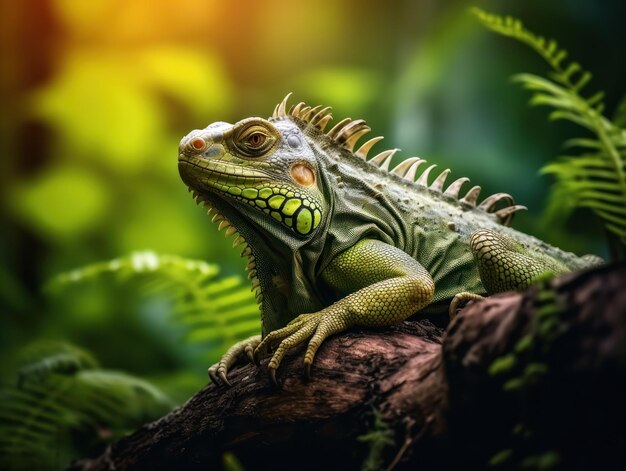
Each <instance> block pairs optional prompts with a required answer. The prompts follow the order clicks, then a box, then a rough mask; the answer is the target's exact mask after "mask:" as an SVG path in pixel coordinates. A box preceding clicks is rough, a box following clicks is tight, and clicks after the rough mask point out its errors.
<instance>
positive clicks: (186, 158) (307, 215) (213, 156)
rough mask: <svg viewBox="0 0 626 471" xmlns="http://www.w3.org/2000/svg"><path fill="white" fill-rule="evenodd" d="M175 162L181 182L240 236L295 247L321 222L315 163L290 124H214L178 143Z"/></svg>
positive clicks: (250, 121) (252, 121)
mask: <svg viewBox="0 0 626 471" xmlns="http://www.w3.org/2000/svg"><path fill="white" fill-rule="evenodd" d="M178 162H179V163H178V167H179V171H180V174H181V177H182V179H183V181H184V182H185V183H186V184H187V185H188V186H189V187H190V188H191V189H193V190H195V191H196V192H197V193H198V194H199V197H200V199H201V200H204V201H205V202H207V203H209V204H211V203H212V204H213V206H214V207H215V209H216V210H217V211H219V212H220V213H221V214H222V215H223V217H225V218H227V219H228V221H229V223H230V224H233V225H234V226H235V227H236V228H237V230H238V231H239V232H240V233H247V234H246V235H252V233H255V235H256V236H258V237H260V236H263V235H265V237H267V238H270V239H280V240H282V241H284V242H286V243H288V245H293V243H297V242H296V241H298V240H301V239H305V238H308V237H311V236H312V235H313V234H314V233H315V231H316V229H317V228H318V227H319V225H320V223H321V221H322V218H323V216H324V201H323V196H322V193H321V191H320V188H319V185H318V178H317V176H318V168H317V162H316V160H315V157H314V155H313V152H312V150H311V148H310V147H309V145H308V144H307V140H306V138H305V136H304V135H303V133H302V131H301V130H300V128H299V127H298V126H297V125H295V124H294V123H293V122H290V121H276V122H271V121H268V120H266V119H262V118H248V119H244V120H243V121H239V122H238V123H235V124H229V123H223V122H217V123H213V124H211V125H209V126H208V127H206V128H205V129H201V130H194V131H192V132H190V133H189V134H188V135H187V136H185V137H184V138H183V139H182V140H181V142H180V146H179V161H178ZM219 217H220V216H217V218H218V219H219ZM231 218H232V219H233V220H232V221H231V220H230V219H231ZM294 238H295V239H294ZM291 239H294V240H293V241H291ZM290 242H291V243H290Z"/></svg>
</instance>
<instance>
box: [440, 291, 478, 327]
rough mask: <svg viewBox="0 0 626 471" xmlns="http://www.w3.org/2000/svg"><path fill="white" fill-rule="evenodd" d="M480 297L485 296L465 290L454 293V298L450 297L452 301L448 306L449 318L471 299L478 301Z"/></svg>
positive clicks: (453, 316) (452, 317)
mask: <svg viewBox="0 0 626 471" xmlns="http://www.w3.org/2000/svg"><path fill="white" fill-rule="evenodd" d="M480 299H485V297H484V296H481V295H480V294H474V293H469V292H467V291H463V292H462V293H458V294H455V295H454V298H452V301H450V307H449V308H448V314H449V315H450V320H452V319H454V318H455V317H456V315H457V312H458V311H459V310H461V309H463V308H464V307H465V306H466V305H467V304H468V303H471V302H472V301H478V300H480Z"/></svg>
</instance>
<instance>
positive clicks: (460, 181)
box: [443, 177, 469, 199]
mask: <svg viewBox="0 0 626 471" xmlns="http://www.w3.org/2000/svg"><path fill="white" fill-rule="evenodd" d="M468 181H469V178H467V177H461V178H457V179H456V180H454V181H453V182H452V183H451V184H450V186H449V187H448V188H446V191H444V192H443V194H444V195H446V196H450V197H452V198H455V199H459V192H460V191H461V187H462V186H463V185H464V184H465V182H468Z"/></svg>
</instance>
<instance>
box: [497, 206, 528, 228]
mask: <svg viewBox="0 0 626 471" xmlns="http://www.w3.org/2000/svg"><path fill="white" fill-rule="evenodd" d="M526 209H528V208H527V207H526V206H522V205H521V204H516V205H513V206H507V207H506V208H502V209H499V210H498V211H496V212H495V215H496V217H497V218H498V221H499V222H500V223H501V224H502V225H504V226H510V225H511V221H512V220H513V214H515V213H516V212H517V211H522V210H526Z"/></svg>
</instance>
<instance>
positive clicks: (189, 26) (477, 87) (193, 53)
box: [0, 0, 626, 469]
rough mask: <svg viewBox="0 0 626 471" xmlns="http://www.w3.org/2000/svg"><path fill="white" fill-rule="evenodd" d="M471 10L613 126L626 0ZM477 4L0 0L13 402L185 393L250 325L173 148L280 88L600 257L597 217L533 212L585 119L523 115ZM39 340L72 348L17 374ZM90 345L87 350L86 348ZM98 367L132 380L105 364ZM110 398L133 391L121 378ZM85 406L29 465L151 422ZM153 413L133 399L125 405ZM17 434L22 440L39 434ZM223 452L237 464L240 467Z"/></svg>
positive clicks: (227, 252) (2, 263)
mask: <svg viewBox="0 0 626 471" xmlns="http://www.w3.org/2000/svg"><path fill="white" fill-rule="evenodd" d="M474 4H476V5H477V6H479V7H481V8H485V9H487V10H506V11H507V12H508V13H510V14H512V15H515V16H517V17H520V18H524V19H525V21H526V22H527V23H528V24H531V25H532V27H533V29H535V30H537V31H545V32H549V33H550V36H554V37H558V38H559V39H560V40H561V42H562V43H563V44H568V45H569V48H570V49H572V50H576V54H577V56H579V57H581V59H582V60H583V62H584V63H585V64H587V65H588V67H589V69H590V70H593V71H594V72H595V73H596V76H597V77H598V79H599V80H600V81H601V83H602V84H603V88H604V89H605V91H606V96H605V97H604V100H603V101H604V103H605V105H606V110H617V111H616V112H615V116H616V118H615V120H614V121H613V125H614V126H618V127H622V128H623V127H624V120H625V118H624V117H625V116H626V113H624V111H623V110H624V109H626V105H624V103H626V102H622V105H621V108H620V105H619V103H620V101H619V100H620V99H621V98H622V94H623V93H624V89H623V84H624V82H625V75H626V72H625V70H624V68H623V60H622V56H623V51H622V48H621V46H620V45H621V44H623V43H624V40H626V30H624V28H623V25H622V21H621V19H622V18H623V17H624V15H625V14H626V6H625V4H623V2H619V0H606V1H605V2H602V5H600V4H599V3H598V2H596V1H594V0H582V1H580V2H568V1H567V0H554V1H552V2H548V3H546V2H541V1H539V0H530V1H528V0H509V1H507V2H503V1H502V0H476V2H474ZM468 6H469V5H468V3H467V2H466V1H465V0H450V1H448V2H434V1H432V0H402V1H400V2H396V3H394V5H393V8H390V7H389V5H388V4H385V3H382V2H380V3H370V4H367V5H364V4H363V3H362V2H357V1H356V0H345V1H342V2H336V1H333V0H317V1H316V2H297V3H296V2H293V3H291V4H290V3H286V2H284V1H281V0H267V1H264V2H255V1H253V0H238V1H237V2H224V1H219V0H178V1H177V2H166V1H163V0H135V1H133V2H125V1H123V0H93V1H89V2H81V1H78V0H29V1H28V2H15V1H11V0H0V70H1V72H2V73H1V74H0V100H2V103H3V107H2V110H1V111H0V152H1V155H2V159H0V191H1V194H2V198H1V204H2V212H1V213H0V217H1V218H2V224H0V240H1V241H2V244H0V357H1V358H2V359H3V361H2V362H0V374H2V377H3V378H6V381H5V382H4V384H5V385H6V387H8V388H9V389H7V391H9V390H10V391H14V392H15V391H18V393H16V394H17V395H18V396H19V397H22V398H24V400H25V401H26V402H24V403H21V404H22V405H23V404H28V405H26V406H23V407H24V408H23V410H24V411H26V412H28V411H29V410H30V408H32V414H39V415H38V416H37V417H40V416H41V417H43V416H46V417H48V415H49V413H48V412H49V410H61V409H59V408H64V407H65V408H66V406H68V405H69V403H64V402H62V400H63V398H64V396H65V394H67V397H68V398H71V397H73V396H72V394H73V392H67V393H66V392H63V394H61V396H59V398H58V399H59V401H61V402H46V401H43V402H44V403H45V404H48V405H49V406H48V405H46V406H45V407H49V410H48V409H45V410H44V412H37V411H38V410H40V409H38V408H37V402H42V398H48V395H46V394H44V390H45V391H57V390H59V391H68V390H71V389H72V388H75V387H74V386H70V385H73V384H75V383H76V384H80V386H76V387H78V388H83V389H84V391H91V393H93V391H96V390H98V389H97V388H98V387H100V388H104V386H102V385H104V384H105V383H106V384H117V383H115V382H116V381H117V382H118V383H120V384H122V383H124V384H130V382H132V381H134V380H135V379H132V380H131V379H129V378H134V377H131V376H128V375H130V374H133V375H137V376H139V377H141V378H147V379H149V381H150V383H151V384H153V385H155V387H158V388H159V389H160V390H162V391H163V393H164V394H166V395H167V396H168V397H170V398H171V399H172V401H173V402H174V403H180V402H182V401H184V400H185V399H186V398H187V397H189V395H190V394H192V393H193V392H194V391H195V390H197V389H198V388H199V387H201V386H202V385H203V384H205V383H206V381H207V379H206V367H207V366H208V363H209V362H210V361H212V360H213V359H215V358H217V357H218V356H219V355H220V354H221V353H222V351H223V350H224V348H225V347H226V345H227V344H229V343H231V340H235V339H237V338H240V337H241V336H247V335H248V334H249V333H252V332H253V330H255V329H256V328H257V327H258V325H259V319H258V313H257V310H256V306H255V305H254V304H253V297H252V295H251V294H250V293H249V292H247V289H248V288H247V287H245V286H244V285H245V283H243V282H240V281H239V280H240V279H241V277H242V275H243V268H244V262H243V260H241V259H240V258H239V257H238V256H237V253H236V251H234V250H231V248H230V245H231V243H230V241H228V240H226V239H224V238H223V237H222V236H221V235H220V234H219V233H218V231H215V229H214V228H213V227H212V225H211V224H210V223H209V221H208V219H207V218H206V215H205V214H204V213H203V211H200V210H198V207H197V206H196V205H194V204H193V203H192V201H191V198H190V196H189V194H188V193H187V191H186V190H185V188H184V185H182V184H181V182H180V179H179V176H178V172H177V170H176V156H177V152H176V147H177V144H178V141H179V139H180V137H182V136H183V135H185V134H186V133H187V132H189V130H191V129H194V128H199V127H204V126H206V124H207V123H209V122H212V121H217V120H223V121H230V122H233V121H236V120H238V119H241V118H243V117H247V116H251V115H257V116H268V115H269V114H270V113H271V110H272V109H273V108H274V106H275V105H276V103H277V102H278V101H279V100H280V99H281V98H282V97H283V96H284V95H285V94H286V93H287V92H289V91H293V92H294V96H295V97H296V98H297V100H298V101H299V100H304V101H306V102H309V103H314V104H318V103H320V104H328V105H331V106H333V107H334V114H335V115H336V116H337V117H338V118H340V117H344V116H351V117H353V118H359V117H363V118H365V119H367V120H368V122H369V124H370V125H371V126H372V128H373V129H375V130H376V131H378V133H379V134H380V135H384V136H385V137H386V142H388V144H389V147H395V146H398V147H402V148H403V149H404V150H405V151H406V152H405V153H403V155H399V154H398V155H397V156H396V159H401V158H406V157H408V156H409V155H411V153H414V152H419V154H420V155H422V156H423V157H425V158H427V159H428V160H429V161H436V162H437V163H438V164H440V165H441V166H443V167H444V168H445V167H450V168H451V169H453V171H454V174H455V175H457V176H462V175H465V176H468V177H470V178H471V179H472V181H473V182H475V183H476V184H480V185H481V186H482V187H483V188H484V191H485V192H486V193H495V192H498V191H505V192H508V193H511V194H513V195H514V196H515V197H516V200H518V201H520V202H521V203H523V204H525V205H527V206H528V207H529V208H530V211H528V213H526V214H523V215H520V217H519V218H518V219H517V220H516V221H515V226H516V227H517V228H519V229H521V230H524V231H527V232H530V233H532V234H534V235H536V236H538V237H541V238H542V239H544V240H546V241H547V242H550V243H552V244H555V245H558V246H561V247H563V248H564V249H567V250H572V251H576V252H579V253H588V252H591V253H598V254H600V255H603V256H606V254H607V249H606V245H605V243H604V234H603V228H602V225H601V224H595V225H594V224H589V223H588V220H589V218H588V216H590V215H591V211H590V210H589V209H588V208H582V209H581V208H578V209H575V210H574V213H573V216H572V217H570V218H568V219H567V220H565V221H563V222H562V223H559V224H554V223H551V222H549V221H548V220H547V219H545V218H544V217H543V215H544V213H545V208H546V207H548V208H549V209H550V208H552V206H549V205H548V201H550V200H548V199H547V194H548V189H549V187H550V185H551V181H550V179H549V178H545V177H540V176H538V175H537V171H538V169H539V168H540V167H541V166H543V165H545V162H546V160H547V158H548V157H549V156H551V155H555V154H556V153H557V151H558V147H559V145H560V143H561V142H563V141H564V140H565V139H566V138H567V136H570V135H572V134H573V132H578V131H579V129H578V128H577V127H576V125H575V124H572V123H566V122H560V123H556V124H555V125H554V126H553V127H546V126H545V125H544V124H543V122H542V119H543V116H542V115H541V114H540V113H539V112H537V114H535V111H534V110H530V111H529V110H526V109H525V96H524V94H523V93H521V92H518V91H517V90H515V89H514V88H513V87H511V86H510V84H507V82H506V80H505V78H506V77H507V76H509V75H510V74H512V73H513V72H515V71H519V70H533V67H534V65H535V64H534V62H533V61H534V60H535V57H533V56H532V55H526V51H524V50H523V49H519V50H518V49H515V47H516V46H515V45H506V46H505V45H502V44H501V43H500V42H498V41H494V40H493V38H489V37H487V35H486V34H484V32H483V31H482V30H481V28H479V27H478V26H477V25H476V21H475V19H474V18H472V17H471V15H468V14H467V8H468ZM581 37H584V41H582V40H581V39H580V38H581ZM598 51H602V54H599V53H598ZM561 85H563V84H561ZM620 109H621V110H622V111H621V112H620V111H619V110H620ZM576 135H578V134H576ZM585 152H587V151H585ZM590 153H594V154H597V153H599V150H597V149H592V150H591V151H590ZM576 158H579V157H578V156H577V157H576ZM394 163H396V162H394ZM556 175H558V174H556ZM555 198H556V199H554V198H553V199H552V200H551V201H552V203H554V202H555V201H556V202H557V206H558V203H560V204H562V205H566V206H567V205H569V206H570V207H572V205H571V204H570V202H569V201H567V200H565V199H564V196H561V197H559V196H556V197H555ZM550 210H551V209H550ZM138 251H139V252H138ZM159 253H161V254H165V253H170V254H176V257H174V256H165V255H156V254H159ZM120 254H132V255H129V256H127V257H121V258H116V257H119V256H120ZM95 260H110V261H109V262H102V263H96V264H94V261H95ZM197 260H206V261H209V262H210V263H204V262H198V261H197ZM80 266H84V267H86V268H84V269H80V270H78V271H70V270H72V269H73V268H74V267H80ZM217 266H219V267H221V268H222V273H223V276H218V273H217ZM58 273H66V275H61V276H60V277H58V278H54V277H55V276H56V275H57V274H58ZM52 278H53V279H54V281H53V282H52V283H51V284H50V285H49V286H48V288H49V290H48V291H46V292H45V293H43V292H42V291H41V286H42V285H43V284H44V282H45V281H47V280H50V279H52ZM37 339H39V340H46V341H50V342H53V341H57V342H62V343H64V344H67V343H68V342H69V343H71V344H74V345H77V346H78V347H75V348H76V349H74V350H73V349H72V348H74V347H63V348H58V349H57V350H54V349H50V350H46V352H47V353H41V355H40V356H39V357H38V358H39V359H40V360H37V361H36V360H32V361H31V363H28V364H29V365H31V366H29V367H26V366H25V365H26V364H25V363H22V360H20V359H21V358H22V356H21V353H19V352H21V351H22V349H23V347H24V346H25V345H29V344H31V343H32V342H34V341H36V340H37ZM57 345H58V344H57ZM83 347H86V348H87V350H89V351H90V352H93V356H90V355H88V354H85V355H81V354H80V353H78V352H82V351H83V350H82V348H83ZM33 358H35V357H33ZM93 358H97V359H98V360H99V362H101V364H102V365H105V366H106V368H112V369H115V370H123V371H127V372H129V373H128V374H124V375H121V376H119V375H118V374H117V373H115V374H113V373H111V376H106V375H107V374H109V373H105V372H108V371H109V370H102V369H100V368H99V367H98V366H97V364H98V363H96V362H95V360H93ZM54 365H56V366H54ZM53 366H54V367H53ZM20 368H22V370H23V371H26V376H27V377H29V378H31V379H30V380H29V381H27V382H26V383H24V384H23V387H24V388H34V389H32V390H31V389H19V387H18V386H17V385H16V375H17V371H18V370H20ZM24 368H25V369H24ZM55 368H56V369H55ZM47 370H49V371H50V372H49V373H48V374H44V373H42V372H45V371H47ZM29 371H30V372H31V373H32V374H31V373H29ZM37 372H38V373H37ZM103 375H104V376H103ZM115 375H118V376H115ZM105 377H106V378H110V379H106V381H105V379H102V378H105ZM113 378H115V379H113ZM96 383H97V384H96ZM98 385H100V386H98ZM120 387H121V388H122V390H123V388H124V387H123V386H120ZM58 388H60V389H58ZM63 388H68V389H63ZM107 388H108V386H107ZM140 389H142V388H141V387H140ZM3 391H4V389H3ZM115 391H117V392H115ZM117 393H119V394H122V395H123V394H126V393H122V392H121V390H117V389H116V387H114V386H111V394H117ZM3 394H5V393H3ZM6 394H8V393H6ZM11 394H13V393H11ZM32 394H35V395H37V394H39V396H37V401H34V402H33V401H32ZM76 394H78V392H76ZM115 397H117V398H119V397H122V396H115ZM126 397H129V396H126ZM138 397H139V396H137V398H138ZM147 397H151V395H150V394H148V395H147ZM49 400H50V401H52V400H56V399H52V398H51V399H49ZM28 401H30V402H28ZM115 401H116V399H111V404H115ZM157 402H159V401H157ZM6 404H8V406H10V405H11V404H12V402H11V401H8V402H6ZM15 404H17V403H15ZM80 404H81V402H80V401H79V400H78V402H77V407H78V409H71V410H70V409H67V408H66V409H63V410H66V412H67V413H66V414H65V413H64V414H65V415H64V417H67V418H68V420H70V421H74V422H72V424H70V422H63V421H60V419H59V417H56V418H53V416H50V421H51V422H50V423H51V424H55V425H54V427H61V429H62V430H63V432H61V434H60V435H59V436H58V438H57V441H55V442H54V443H52V442H49V441H48V442H46V440H45V439H44V438H43V437H40V438H41V443H42V448H43V447H45V448H46V450H45V451H46V452H47V453H48V454H47V455H45V457H44V455H43V454H36V453H35V454H34V455H33V456H38V457H44V459H46V460H47V459H49V460H50V461H47V464H49V465H50V469H58V468H62V467H64V466H65V464H66V463H67V460H68V459H69V458H70V457H71V456H75V455H76V454H81V453H84V452H85V450H87V449H90V447H92V446H97V445H98V444H102V443H103V442H104V441H106V439H104V438H102V437H100V438H98V437H99V435H98V433H99V432H97V430H101V431H108V430H114V433H115V434H117V433H122V431H123V430H124V429H126V430H127V429H130V428H132V427H133V426H134V424H135V423H136V422H132V420H135V419H136V420H137V421H138V420H139V418H138V417H139V416H140V415H141V414H135V413H134V412H131V411H123V412H124V414H127V415H128V420H129V421H128V422H125V423H123V424H122V423H116V424H109V423H108V422H106V421H105V422H102V421H101V420H100V417H99V416H98V415H97V411H94V413H95V414H96V415H92V416H90V415H89V414H90V413H91V412H90V411H87V410H86V409H85V410H83V409H80V407H79V406H80ZM149 404H150V401H147V402H146V403H145V404H138V402H137V401H136V400H135V399H128V406H129V407H130V408H133V407H135V406H137V407H139V409H136V411H140V409H141V407H144V406H145V407H146V410H145V411H147V410H148V409H149V408H150V407H149ZM8 406H7V407H8ZM3 407H4V401H3ZM3 410H4V409H3ZM155 410H156V409H150V411H148V412H149V413H148V412H146V415H145V416H143V417H144V418H146V419H149V418H151V417H153V415H150V414H152V412H154V413H155V414H156V412H155ZM145 411H144V412H145ZM140 412H141V411H140ZM33 417H34V416H33ZM133 417H134V418H133ZM131 418H133V419H132V420H131ZM90 420H91V422H89V421H90ZM120 420H126V419H125V417H121V416H120ZM16 423H17V422H10V423H9V425H10V426H11V427H13V426H15V424H16ZM36 423H37V422H36V421H35V422H33V424H36ZM41 423H45V422H41ZM89 423H97V424H98V426H97V427H91V428H90V426H89ZM73 424H75V425H76V427H74V425H73ZM102 424H104V425H102ZM4 425H5V424H4V423H3V424H2V426H4ZM33 427H36V425H33ZM43 427H45V425H44V426H42V430H43ZM3 430H6V429H3ZM23 430H27V431H25V432H20V433H21V434H22V435H19V436H26V435H28V434H31V433H39V432H41V431H42V430H35V429H33V430H35V431H34V432H31V429H29V428H26V429H23ZM47 430H48V431H50V430H57V428H52V429H51V428H48V429H47ZM104 435H108V432H106V433H105V434H104ZM94 437H95V438H94ZM3 443H5V442H3ZM7 443H8V442H7ZM2 446H4V445H2ZM12 446H13V445H12ZM12 449H14V450H17V449H18V448H15V447H14V448H12ZM54 453H56V455H54V456H52V454H54ZM229 460H230V461H229ZM24 462H25V463H27V462H26V461H24ZM225 462H226V463H227V464H228V463H230V464H228V466H230V467H231V468H233V469H237V463H236V462H235V460H234V459H227V458H226V457H225ZM33 467H34V466H33Z"/></svg>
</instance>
